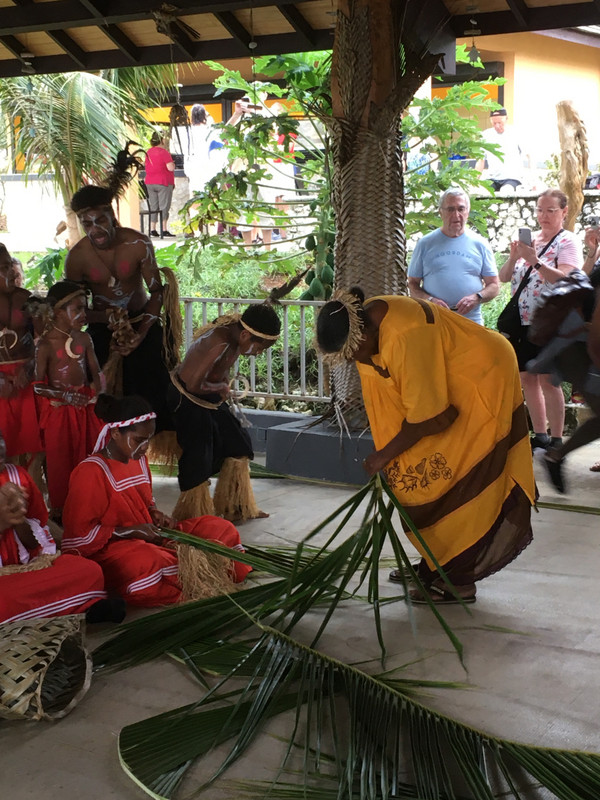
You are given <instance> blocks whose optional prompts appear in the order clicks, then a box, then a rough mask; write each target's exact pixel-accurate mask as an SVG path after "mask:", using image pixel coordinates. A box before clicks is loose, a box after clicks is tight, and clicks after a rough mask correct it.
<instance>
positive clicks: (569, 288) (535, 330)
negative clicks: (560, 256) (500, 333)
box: [529, 269, 595, 347]
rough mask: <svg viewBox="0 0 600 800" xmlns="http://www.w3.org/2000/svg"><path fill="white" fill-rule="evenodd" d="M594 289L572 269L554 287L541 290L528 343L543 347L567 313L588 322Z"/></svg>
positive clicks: (577, 270)
mask: <svg viewBox="0 0 600 800" xmlns="http://www.w3.org/2000/svg"><path fill="white" fill-rule="evenodd" d="M594 295H595V292H594V287H593V286H592V284H591V282H590V279H589V278H588V276H587V275H586V274H585V272H584V271H583V270H581V269H573V270H571V272H569V274H568V275H565V276H564V277H563V278H559V279H558V280H557V281H556V283H553V284H552V285H551V286H546V287H544V289H542V291H541V293H540V296H539V299H538V305H537V306H536V308H535V310H534V312H533V316H532V318H531V324H530V326H529V341H530V342H533V344H536V345H538V346H539V347H545V346H546V345H547V344H548V343H549V342H550V341H551V340H552V339H553V338H554V337H555V336H556V335H557V334H558V329H559V328H560V326H561V324H562V323H563V321H564V320H565V318H566V317H567V315H568V314H569V312H570V311H573V310H576V311H578V312H579V313H580V315H581V317H582V323H581V324H582V326H583V324H584V322H589V320H590V319H591V317H592V312H593V310H594Z"/></svg>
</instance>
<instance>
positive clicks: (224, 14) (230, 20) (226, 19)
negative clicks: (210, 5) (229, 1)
mask: <svg viewBox="0 0 600 800" xmlns="http://www.w3.org/2000/svg"><path fill="white" fill-rule="evenodd" d="M213 16H214V17H216V19H218V20H219V22H220V23H221V25H222V26H223V27H224V28H225V30H227V31H229V33H230V34H231V35H232V36H233V38H234V39H237V40H238V42H240V44H242V45H243V46H244V47H248V45H249V44H250V42H251V41H252V37H251V36H250V34H249V33H248V31H247V30H246V28H244V26H243V25H242V23H241V22H240V21H239V19H238V18H237V17H236V16H235V15H234V13H233V11H218V12H217V13H216V14H214V15H213Z"/></svg>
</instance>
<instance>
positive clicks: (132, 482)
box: [81, 456, 151, 492]
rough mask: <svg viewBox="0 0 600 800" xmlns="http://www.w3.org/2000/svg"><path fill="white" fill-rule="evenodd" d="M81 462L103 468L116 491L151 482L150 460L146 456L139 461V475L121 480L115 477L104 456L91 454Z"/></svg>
mask: <svg viewBox="0 0 600 800" xmlns="http://www.w3.org/2000/svg"><path fill="white" fill-rule="evenodd" d="M81 463H82V464H97V465H98V466H99V467H100V468H101V469H102V470H103V472H104V474H105V475H106V477H107V478H108V482H109V483H110V485H111V486H112V488H113V489H114V490H115V492H124V491H125V490H126V489H130V488H131V487H132V486H139V485H140V484H142V483H151V481H150V472H149V470H148V461H147V459H146V456H143V457H142V458H140V460H139V462H138V463H139V465H140V474H139V475H134V476H132V477H130V478H122V479H121V480H120V481H118V480H116V479H115V476H114V475H113V474H112V472H111V470H110V467H109V466H108V464H107V463H106V461H105V460H104V459H103V458H100V457H99V456H90V457H89V458H86V459H85V460H84V461H82V462H81Z"/></svg>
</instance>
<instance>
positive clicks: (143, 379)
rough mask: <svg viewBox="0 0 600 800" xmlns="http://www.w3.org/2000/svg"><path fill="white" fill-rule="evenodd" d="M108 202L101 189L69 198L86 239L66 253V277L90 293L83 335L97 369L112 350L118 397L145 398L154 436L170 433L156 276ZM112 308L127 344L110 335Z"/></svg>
mask: <svg viewBox="0 0 600 800" xmlns="http://www.w3.org/2000/svg"><path fill="white" fill-rule="evenodd" d="M112 200H113V195H112V192H111V190H110V189H106V188H104V187H101V186H84V187H83V188H82V189H80V190H79V191H78V192H76V193H75V194H74V195H73V197H72V199H71V208H72V209H73V211H74V212H75V213H76V214H77V216H78V218H79V222H80V223H81V226H82V228H83V230H84V232H85V234H86V237H85V238H84V239H82V240H81V241H79V242H77V244H76V245H75V246H74V247H73V248H72V249H71V250H70V251H69V253H68V255H67V259H66V262H65V277H66V278H68V279H69V280H72V281H77V282H78V283H81V284H83V285H84V286H86V287H88V288H89V289H90V291H91V294H92V304H91V308H90V309H89V311H88V323H89V327H88V331H89V334H90V336H91V337H92V340H93V342H94V348H95V350H96V355H97V357H98V361H99V363H100V366H101V367H103V366H104V364H105V363H106V362H107V360H108V357H109V355H110V353H111V351H116V352H117V353H118V354H119V355H121V356H122V357H123V385H122V394H124V395H128V394H138V395H141V396H142V397H144V398H145V399H146V400H147V401H148V402H149V403H150V405H151V406H152V408H153V409H154V411H155V413H156V415H157V431H160V430H164V429H169V428H171V427H172V425H171V422H170V416H169V413H168V410H167V406H166V393H167V387H168V385H169V371H168V369H167V366H166V364H165V357H164V353H163V330H162V325H161V322H160V314H161V310H162V305H163V285H162V281H161V275H160V272H159V270H158V266H157V264H156V258H155V255H154V248H153V247H152V243H151V241H150V239H149V238H148V237H147V236H146V235H145V234H143V233H140V232H139V231H136V230H133V229H132V228H122V227H121V226H120V225H119V224H118V222H117V220H116V218H115V214H114V211H113V208H112ZM115 309H119V310H124V311H126V313H127V316H128V318H129V322H130V324H131V326H132V328H133V331H134V333H133V335H132V336H131V337H129V338H128V340H127V343H126V344H123V343H120V342H119V341H118V340H117V337H115V336H114V335H113V334H114V331H113V327H114V325H112V323H111V316H114V312H115ZM121 313H122V311H121ZM111 325H112V327H111Z"/></svg>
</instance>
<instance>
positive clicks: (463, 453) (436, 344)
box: [358, 296, 535, 585]
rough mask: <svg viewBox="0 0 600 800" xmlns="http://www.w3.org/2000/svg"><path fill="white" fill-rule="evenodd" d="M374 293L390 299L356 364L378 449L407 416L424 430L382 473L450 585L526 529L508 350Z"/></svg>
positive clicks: (515, 544)
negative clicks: (366, 360)
mask: <svg viewBox="0 0 600 800" xmlns="http://www.w3.org/2000/svg"><path fill="white" fill-rule="evenodd" d="M377 299H378V300H383V301H384V302H385V303H386V304H387V306H388V311H387V313H386V315H385V317H384V318H383V320H382V322H381V326H380V330H379V353H378V354H377V355H375V356H374V357H373V359H372V360H373V363H374V364H375V365H376V367H377V369H375V368H373V367H372V366H370V365H369V366H367V365H364V364H358V370H359V373H360V378H361V384H362V391H363V395H364V400H365V406H366V409H367V414H368V416H369V421H370V424H371V431H372V433H373V439H374V442H375V447H376V448H377V449H378V450H379V449H381V448H382V447H384V446H385V445H386V444H387V443H388V442H389V441H390V440H391V439H393V438H394V437H395V436H396V435H397V434H398V433H399V432H400V430H401V429H402V426H403V425H406V424H411V423H412V424H414V423H427V425H428V428H429V430H430V431H431V433H430V434H429V435H425V436H424V437H423V438H421V439H420V441H418V442H417V443H416V444H415V445H413V446H412V447H411V448H409V449H408V450H407V451H405V452H404V453H402V454H401V455H400V456H398V457H397V458H395V459H393V460H392V461H391V462H390V463H389V464H388V465H387V466H386V468H385V470H384V471H385V475H386V478H387V480H388V482H389V484H390V486H391V487H392V489H393V491H394V493H395V495H396V497H397V498H398V500H399V501H400V502H401V503H402V505H403V506H404V507H405V508H406V510H407V511H408V513H409V514H410V516H411V518H412V519H413V521H414V523H415V525H416V526H417V529H418V530H419V532H420V533H421V535H422V536H423V538H424V539H425V541H426V542H427V544H428V546H429V547H430V549H431V551H432V553H433V554H434V556H435V558H436V559H437V561H438V562H439V563H440V564H441V565H449V566H450V568H451V571H450V573H449V575H450V578H451V579H452V580H453V583H454V584H455V585H462V584H466V583H471V582H472V581H475V580H480V579H481V578H484V577H486V575H490V574H491V573H492V572H496V571H497V570H498V569H501V568H502V567H503V566H505V565H506V564H507V563H509V561H512V559H513V558H515V557H516V556H517V555H518V554H519V553H520V552H521V550H523V548H524V547H526V546H527V545H528V544H529V542H530V541H531V538H532V534H531V505H532V503H533V502H534V500H535V482H534V477H533V465H532V458H531V447H530V444H529V433H528V429H527V422H526V416H525V409H524V405H523V395H522V391H521V385H520V381H519V373H518V369H517V361H516V358H515V354H514V350H513V348H512V347H511V345H510V344H509V343H508V341H507V340H506V339H505V338H504V337H503V336H501V335H500V334H498V333H495V332H494V331H490V330H486V329H485V328H483V327H481V326H480V325H477V324H476V323H474V322H471V321H470V320H467V319H465V318H464V317H461V316H460V315H458V314H456V313H454V312H452V311H448V310H446V309H443V308H441V307H439V306H437V305H435V304H433V303H427V302H424V301H419V300H413V299H411V298H408V297H394V296H390V297H379V298H372V300H377ZM367 302H370V301H367ZM448 422H450V423H451V424H449V425H448ZM446 425H447V427H446ZM440 427H442V428H444V430H441V431H440ZM410 538H411V540H413V544H414V545H415V546H416V547H417V549H419V551H420V552H421V554H422V555H423V557H424V559H425V561H426V563H427V566H428V567H429V569H430V570H433V563H432V562H431V560H430V559H429V558H428V557H427V555H426V553H425V552H424V551H423V548H422V547H421V546H420V545H419V543H418V542H416V541H414V537H413V536H410ZM450 562H451V563H450Z"/></svg>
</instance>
